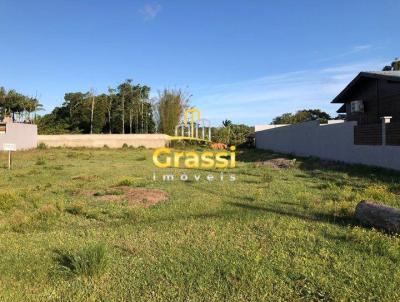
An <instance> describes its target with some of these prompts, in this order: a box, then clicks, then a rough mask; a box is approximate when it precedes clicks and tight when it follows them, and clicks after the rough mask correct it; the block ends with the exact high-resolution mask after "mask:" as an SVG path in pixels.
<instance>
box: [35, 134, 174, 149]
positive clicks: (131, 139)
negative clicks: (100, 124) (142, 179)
mask: <svg viewBox="0 0 400 302" xmlns="http://www.w3.org/2000/svg"><path fill="white" fill-rule="evenodd" d="M168 142H169V136H168V135H165V134H60V135H38V143H39V144H40V143H44V144H46V146H48V147H87V148H102V147H104V146H105V145H107V146H108V147H109V148H121V147H122V146H123V145H124V144H127V145H128V146H132V147H140V146H144V147H146V148H159V147H164V146H166V145H167V144H168Z"/></svg>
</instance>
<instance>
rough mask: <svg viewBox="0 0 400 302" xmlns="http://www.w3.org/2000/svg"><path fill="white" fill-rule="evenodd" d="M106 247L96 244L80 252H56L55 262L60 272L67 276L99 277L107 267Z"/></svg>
mask: <svg viewBox="0 0 400 302" xmlns="http://www.w3.org/2000/svg"><path fill="white" fill-rule="evenodd" d="M106 253H107V251H106V247H105V245H104V244H94V245H89V246H86V247H84V248H82V249H79V250H74V251H72V250H56V251H55V256H54V261H55V262H56V264H57V268H58V270H59V272H61V273H63V274H65V275H67V276H73V275H78V276H82V275H83V276H87V277H93V276H96V275H99V274H100V273H101V272H102V271H103V270H104V268H105V266H106Z"/></svg>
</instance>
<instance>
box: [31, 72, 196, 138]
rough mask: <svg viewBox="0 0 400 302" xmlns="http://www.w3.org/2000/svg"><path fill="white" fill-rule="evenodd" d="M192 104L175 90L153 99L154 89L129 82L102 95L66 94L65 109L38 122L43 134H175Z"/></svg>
mask: <svg viewBox="0 0 400 302" xmlns="http://www.w3.org/2000/svg"><path fill="white" fill-rule="evenodd" d="M188 102H189V99H188V98H187V97H186V96H185V94H184V93H183V92H182V91H181V90H173V89H172V90H171V89H165V90H164V91H162V92H160V93H159V95H158V97H157V98H153V99H150V87H148V86H146V85H140V84H134V83H133V82H132V80H130V79H128V80H126V81H124V82H123V83H121V84H120V85H118V86H117V87H115V88H112V87H109V88H108V91H107V93H102V94H99V95H96V94H95V92H94V91H93V90H90V91H87V92H69V93H66V94H65V96H64V102H63V104H62V105H61V106H59V107H56V108H54V110H53V111H52V112H51V113H49V114H46V115H44V116H42V117H40V118H39V119H38V129H39V133H41V134H63V133H93V134H95V133H110V134H111V133H121V134H126V133H155V132H161V133H166V134H173V131H174V129H175V125H176V124H178V122H179V120H180V119H181V117H182V114H183V111H184V109H185V108H187V107H188Z"/></svg>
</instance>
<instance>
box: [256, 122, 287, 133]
mask: <svg viewBox="0 0 400 302" xmlns="http://www.w3.org/2000/svg"><path fill="white" fill-rule="evenodd" d="M284 126H288V125H287V124H280V125H270V124H265V125H255V126H254V130H255V131H256V132H257V131H262V130H268V129H273V128H278V127H284Z"/></svg>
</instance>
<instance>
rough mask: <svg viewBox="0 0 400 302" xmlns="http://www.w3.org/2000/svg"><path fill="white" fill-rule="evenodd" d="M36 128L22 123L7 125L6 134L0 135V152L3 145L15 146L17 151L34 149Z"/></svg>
mask: <svg viewBox="0 0 400 302" xmlns="http://www.w3.org/2000/svg"><path fill="white" fill-rule="evenodd" d="M37 136H38V135H37V126H36V125H32V124H23V123H7V124H6V132H5V133H1V134H0V150H3V144H15V145H16V147H17V150H28V149H34V148H36V146H37Z"/></svg>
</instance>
